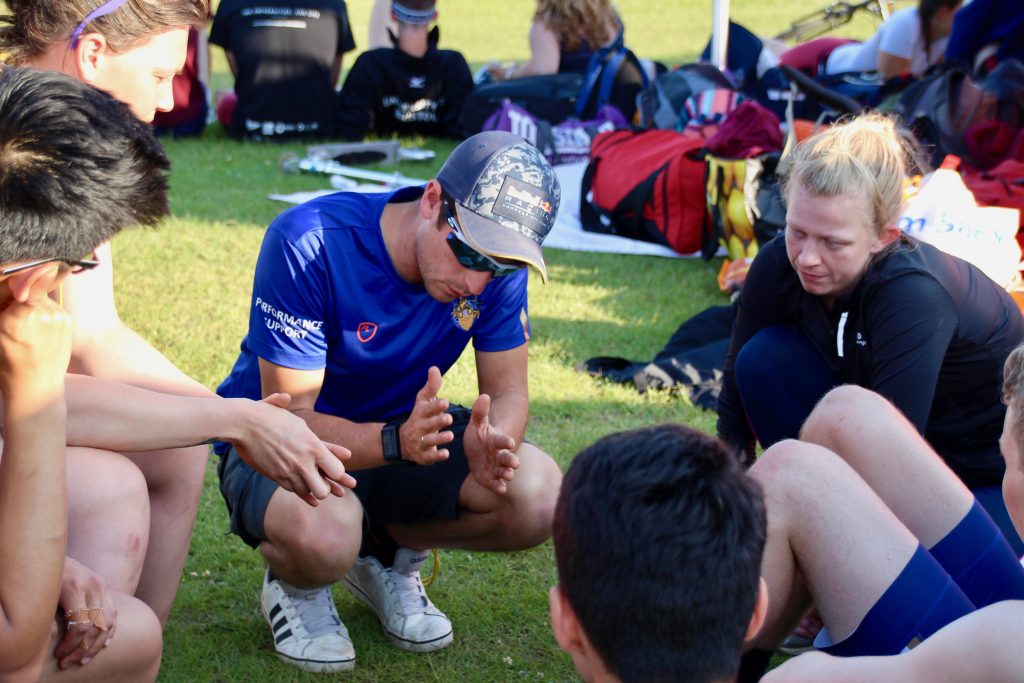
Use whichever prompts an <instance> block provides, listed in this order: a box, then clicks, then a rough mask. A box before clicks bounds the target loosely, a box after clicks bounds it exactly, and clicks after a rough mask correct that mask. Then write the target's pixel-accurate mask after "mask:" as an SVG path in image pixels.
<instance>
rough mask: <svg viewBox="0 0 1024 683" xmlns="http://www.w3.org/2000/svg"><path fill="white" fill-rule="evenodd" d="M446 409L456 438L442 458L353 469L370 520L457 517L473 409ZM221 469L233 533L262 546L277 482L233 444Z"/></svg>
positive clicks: (404, 521)
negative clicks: (423, 463) (465, 438)
mask: <svg viewBox="0 0 1024 683" xmlns="http://www.w3.org/2000/svg"><path fill="white" fill-rule="evenodd" d="M448 412H449V413H451V414H452V416H453V417H454V418H455V421H454V422H453V424H452V426H451V430H452V432H454V433H455V439H454V440H453V441H452V442H451V443H449V444H448V446H447V448H448V459H447V460H445V461H444V462H439V463H437V464H435V465H428V466H415V467H405V466H402V465H385V466H383V467H374V468H371V469H367V470H360V471H358V472H350V474H351V475H352V476H353V477H354V478H355V480H356V488H355V490H354V492H355V494H356V495H357V496H358V498H359V502H360V503H361V504H362V506H363V512H364V515H365V516H366V519H367V522H369V523H370V524H371V525H381V524H392V523H398V524H415V523H417V522H427V521H431V520H435V519H457V518H458V516H459V493H460V491H461V490H462V484H463V483H464V482H465V481H466V477H468V476H469V463H468V462H467V461H466V452H465V450H464V449H463V446H462V437H463V435H464V434H465V431H466V424H467V423H468V422H469V416H470V411H469V410H468V409H466V408H463V407H461V406H453V407H452V408H450V409H449V410H448ZM217 474H218V475H219V477H220V493H221V495H222V496H223V497H224V502H225V503H226V504H227V507H228V515H229V516H230V518H231V531H232V533H234V534H237V535H238V536H239V537H240V538H241V539H242V540H243V541H245V542H246V543H247V544H248V545H250V546H252V547H253V548H256V547H258V546H259V544H260V542H261V541H265V540H266V539H267V533H266V531H265V529H264V527H263V518H264V516H265V515H266V512H267V506H268V505H269V504H270V497H271V496H272V495H274V491H276V490H277V489H278V485H277V483H276V482H274V481H271V480H270V479H267V478H266V477H264V476H263V475H262V474H260V473H258V472H257V471H256V470H254V469H253V468H252V467H250V466H249V465H248V464H247V463H246V462H245V461H244V460H242V458H241V456H240V455H239V454H238V451H236V450H235V448H234V446H232V447H230V448H229V449H228V450H227V452H225V453H224V454H223V455H221V458H220V463H218V465H217Z"/></svg>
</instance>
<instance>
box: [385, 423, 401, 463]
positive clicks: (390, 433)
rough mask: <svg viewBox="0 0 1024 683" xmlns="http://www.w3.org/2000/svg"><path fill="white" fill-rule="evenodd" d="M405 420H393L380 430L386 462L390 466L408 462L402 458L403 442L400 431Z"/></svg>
mask: <svg viewBox="0 0 1024 683" xmlns="http://www.w3.org/2000/svg"><path fill="white" fill-rule="evenodd" d="M402 423H403V420H393V421H391V422H388V423H386V424H385V425H384V427H383V428H382V429H381V430H380V443H381V446H382V448H383V451H384V462H386V463H387V464H389V465H397V464H398V463H403V462H407V461H406V460H405V459H404V458H403V457H402V440H401V438H400V437H399V435H398V430H399V428H400V427H401V426H402Z"/></svg>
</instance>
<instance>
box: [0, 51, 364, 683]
mask: <svg viewBox="0 0 1024 683" xmlns="http://www.w3.org/2000/svg"><path fill="white" fill-rule="evenodd" d="M68 131H74V134H71V135H69V133H68ZM168 168H169V161H168V159H167V157H166V155H165V154H164V152H163V150H162V149H161V148H160V146H159V145H158V144H157V142H156V141H155V140H154V138H153V135H152V130H151V128H150V127H149V126H148V125H147V124H145V123H143V122H142V121H139V120H138V119H137V118H135V117H134V116H132V115H131V113H130V112H129V110H128V109H127V108H126V107H125V106H124V105H123V104H121V103H119V102H117V101H116V100H114V99H113V98H111V97H110V96H109V95H106V94H105V93H103V92H101V91H99V90H96V89H94V88H91V87H89V86H87V85H85V84H82V83H80V82H78V81H76V80H74V79H71V78H69V77H67V76H64V75H61V74H55V73H51V72H45V71H36V70H31V69H18V68H5V69H3V70H0V396H2V399H3V400H2V401H0V405H2V409H3V439H2V440H0V444H2V447H3V457H2V458H0V680H9V679H11V678H13V679H14V680H36V679H37V678H39V677H40V675H41V676H42V679H43V680H50V679H51V678H52V677H53V676H54V675H56V673H57V671H58V670H60V672H61V673H60V680H68V681H77V680H130V681H141V680H147V679H148V680H152V679H153V678H154V677H155V676H156V671H157V667H158V666H159V663H160V654H161V652H160V651H161V628H162V625H161V623H160V620H159V617H158V614H156V613H155V611H154V608H153V607H152V606H151V605H147V604H146V603H145V602H144V601H143V600H142V599H140V597H139V596H137V595H134V594H135V593H137V589H138V585H139V583H140V580H141V576H142V574H143V558H144V556H146V554H147V546H151V545H153V544H155V543H157V542H158V539H153V540H152V542H150V538H149V535H148V534H149V527H150V517H151V504H150V495H149V491H148V486H147V481H146V479H145V477H144V475H143V473H142V472H141V471H140V469H139V467H137V466H136V465H135V464H134V463H132V462H131V461H130V460H128V459H127V458H125V457H123V456H122V455H121V452H125V451H152V452H153V453H149V454H147V455H148V457H161V455H164V454H165V453H164V451H165V450H166V449H176V448H179V447H182V446H187V445H191V444H196V443H203V442H207V441H212V440H213V439H215V438H222V439H226V440H228V441H231V442H232V443H233V444H235V446H236V448H238V449H239V450H240V451H241V452H243V453H245V457H246V458H248V459H249V460H250V461H251V462H253V463H254V464H255V465H256V466H257V467H259V468H260V469H261V470H263V471H265V472H267V474H268V475H270V476H272V477H274V478H275V479H277V480H279V481H281V483H282V486H284V487H286V488H288V489H289V490H291V491H294V492H295V493H297V494H299V495H302V496H304V497H305V499H306V500H307V502H309V503H310V504H311V505H315V504H319V499H322V498H325V497H327V495H328V494H329V493H334V494H335V495H342V494H343V493H344V487H346V486H348V487H350V486H352V485H354V483H355V482H354V481H353V480H352V479H351V477H349V476H347V475H345V474H344V468H343V467H342V466H341V465H340V460H339V458H344V457H347V455H348V452H347V451H346V450H345V449H342V448H340V447H337V446H331V445H328V444H324V443H323V442H321V441H320V440H319V439H318V438H316V436H315V435H313V434H312V432H310V430H309V428H308V427H307V426H306V424H305V422H303V421H302V420H301V419H300V418H298V417H296V416H295V415H292V414H291V413H290V412H288V411H287V410H283V409H282V408H281V406H282V405H284V404H286V403H287V397H284V396H281V395H275V396H270V397H268V398H267V399H266V400H265V401H259V402H256V401H249V400H226V399H222V398H220V397H218V396H216V395H213V394H211V395H210V396H209V397H188V396H175V395H171V394H162V393H158V392H153V391H148V390H146V389H142V388H138V387H133V386H130V385H124V384H119V383H117V382H112V381H109V380H104V379H99V378H95V377H89V376H85V375H74V374H66V373H67V368H68V364H69V362H70V360H71V357H72V349H73V344H72V334H71V333H72V327H73V322H72V320H71V318H70V316H69V315H68V314H67V312H66V311H64V310H63V309H62V308H61V306H60V299H61V298H62V297H61V295H62V294H63V292H64V291H65V290H66V289H67V287H68V284H69V283H71V282H73V281H74V280H75V279H76V278H79V277H85V275H84V273H85V272H86V271H90V270H95V269H96V268H97V267H99V266H100V265H101V264H100V261H98V260H97V259H96V258H95V257H94V256H93V254H94V253H95V251H96V246H97V245H98V244H100V243H102V242H104V241H106V240H109V239H110V238H111V237H113V236H114V235H115V234H116V233H118V232H119V231H120V230H121V229H122V228H124V227H128V226H131V225H136V224H142V225H153V224H156V223H157V222H158V221H159V220H161V219H162V218H163V217H164V216H165V215H166V214H167V212H168V203H167V180H166V171H167V169H168ZM53 254H58V255H57V256H54V255H53ZM80 254H88V256H85V257H81V256H79V255H80ZM48 294H49V295H50V296H47V295H48ZM273 440H281V441H287V442H289V443H290V444H291V445H290V447H289V449H288V450H289V451H290V452H293V453H300V452H303V451H305V452H306V454H307V456H308V458H309V459H310V460H311V461H312V462H313V464H312V465H311V466H310V467H308V468H307V470H306V471H304V473H303V477H304V478H303V477H297V478H289V477H288V476H287V475H285V474H283V473H282V472H280V471H277V470H276V467H275V462H276V461H275V460H274V459H273V458H271V457H268V454H269V453H270V449H268V447H267V446H266V444H268V443H270V442H271V441H273ZM167 452H169V453H172V454H173V453H174V452H175V451H174V450H170V451H167ZM325 479H329V480H330V481H329V482H328V481H325ZM65 492H66V493H65ZM175 585H176V584H175ZM55 608H57V612H58V614H57V620H56V623H54V609H55ZM115 633H116V638H115ZM86 665H88V668H85V667H86Z"/></svg>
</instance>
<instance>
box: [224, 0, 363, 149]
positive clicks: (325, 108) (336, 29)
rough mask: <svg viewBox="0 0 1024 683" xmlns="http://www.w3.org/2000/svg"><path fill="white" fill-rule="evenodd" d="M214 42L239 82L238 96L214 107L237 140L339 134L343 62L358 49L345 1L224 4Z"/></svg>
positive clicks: (254, 0)
mask: <svg viewBox="0 0 1024 683" xmlns="http://www.w3.org/2000/svg"><path fill="white" fill-rule="evenodd" d="M210 42H211V43H213V44H214V45H219V46H220V47H222V48H224V53H225V55H226V56H227V60H228V65H229V66H230V67H231V73H232V74H234V77H235V92H234V94H219V95H218V101H217V103H216V105H217V116H218V119H219V120H220V121H221V123H223V124H224V125H225V126H227V128H228V131H229V132H230V133H231V135H232V136H233V137H236V138H243V139H249V140H288V139H296V138H329V137H333V136H335V135H336V133H337V120H338V108H337V102H338V98H337V93H336V92H335V89H336V88H337V85H338V79H339V77H340V76H341V60H342V56H343V55H344V53H346V52H348V51H349V50H352V49H354V48H355V41H354V40H353V39H352V30H351V27H350V26H349V21H348V10H347V8H346V6H345V2H344V0H271V1H270V2H264V1H263V0H223V2H221V3H220V6H219V7H218V8H217V15H216V17H215V18H214V20H213V27H212V28H211V29H210Z"/></svg>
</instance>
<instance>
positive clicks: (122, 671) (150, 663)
mask: <svg viewBox="0 0 1024 683" xmlns="http://www.w3.org/2000/svg"><path fill="white" fill-rule="evenodd" d="M104 654H106V655H115V656H116V657H117V662H116V666H115V668H116V671H111V676H109V679H110V680H124V681H152V680H155V679H156V675H157V672H158V671H159V670H160V659H161V657H162V656H163V630H162V628H161V626H160V620H159V619H157V616H156V614H154V613H153V610H151V609H150V608H149V607H148V606H147V605H146V604H145V603H143V602H142V601H140V600H137V599H135V598H130V597H128V596H124V599H123V601H121V602H119V604H118V629H117V637H116V638H115V639H114V642H113V643H112V647H111V648H108V649H107V650H105V651H104V652H103V653H101V655H100V657H102V656H103V655H104ZM100 657H97V659H96V660H95V661H94V662H93V664H94V665H95V664H96V663H99V662H100V661H101V659H100Z"/></svg>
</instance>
